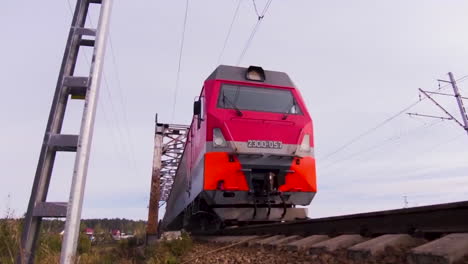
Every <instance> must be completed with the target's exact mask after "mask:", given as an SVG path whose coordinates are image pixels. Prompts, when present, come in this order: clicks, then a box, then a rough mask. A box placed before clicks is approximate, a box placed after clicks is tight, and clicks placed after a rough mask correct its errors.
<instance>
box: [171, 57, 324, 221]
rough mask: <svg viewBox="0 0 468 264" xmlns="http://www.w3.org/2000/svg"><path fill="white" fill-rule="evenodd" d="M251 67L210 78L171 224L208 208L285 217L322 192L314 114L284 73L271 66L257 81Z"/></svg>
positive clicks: (177, 184) (233, 217)
mask: <svg viewBox="0 0 468 264" xmlns="http://www.w3.org/2000/svg"><path fill="white" fill-rule="evenodd" d="M256 69H257V70H258V69H260V70H261V72H259V76H260V77H261V73H262V72H263V70H262V69H261V68H256ZM254 70H255V69H254ZM248 71H249V69H246V68H240V67H231V66H219V67H218V68H217V69H216V70H215V72H213V74H212V75H210V77H209V78H208V79H207V80H206V81H205V83H204V87H203V89H202V91H201V94H200V98H201V99H200V100H199V103H198V104H199V105H198V106H195V107H194V108H196V111H197V112H195V114H196V115H194V118H193V121H192V124H191V127H190V131H189V135H188V139H187V143H186V146H185V149H184V154H183V157H182V161H181V163H180V165H179V168H178V171H177V175H176V178H175V181H174V185H173V189H172V190H171V194H170V195H169V199H168V201H167V208H166V214H165V216H164V219H163V226H165V227H166V228H171V226H172V228H174V227H176V226H177V227H179V226H181V225H185V224H184V220H181V219H187V217H188V216H187V215H189V217H191V216H194V215H200V214H198V213H199V212H198V211H203V210H205V211H206V210H209V211H210V212H208V213H209V214H211V215H217V217H219V219H221V220H222V221H252V220H256V219H255V218H257V219H260V220H263V221H280V220H284V218H285V216H287V213H289V211H294V210H296V209H297V208H294V207H295V206H296V205H308V204H309V203H310V201H311V200H312V198H313V196H314V195H315V193H316V191H317V185H316V168H315V158H314V156H313V147H314V144H313V139H314V138H313V133H312V132H313V126H312V119H311V117H310V115H309V113H308V111H307V108H306V107H305V103H304V101H303V99H302V97H301V95H300V93H299V91H298V90H297V89H296V88H295V87H294V85H293V83H292V82H291V80H290V79H289V77H288V76H287V75H286V74H285V73H281V72H272V71H265V72H264V73H263V74H264V77H265V79H264V80H263V81H254V80H248V79H246V75H247V74H249V73H248ZM254 77H255V76H254ZM200 204H202V205H200ZM257 207H259V208H265V207H268V209H265V210H264V209H257ZM200 208H203V210H202V209H200ZM197 210H198V211H197ZM257 210H259V213H257ZM262 210H263V211H262ZM272 210H273V216H272V215H270V214H272V213H271V211H272ZM281 210H284V212H283V213H281ZM286 210H287V211H288V212H286ZM194 211H195V212H194ZM260 211H262V212H260ZM203 212H204V211H203ZM278 212H279V213H278ZM205 213H206V212H205ZM262 213H263V214H266V215H261V214H262ZM275 213H276V216H274V214H275ZM249 214H250V215H251V217H248V216H247V217H246V215H249ZM279 216H281V217H279ZM275 217H276V218H275ZM291 217H293V216H291ZM250 218H254V219H250ZM174 223H179V224H174ZM180 223H182V224H180Z"/></svg>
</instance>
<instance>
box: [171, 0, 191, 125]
mask: <svg viewBox="0 0 468 264" xmlns="http://www.w3.org/2000/svg"><path fill="white" fill-rule="evenodd" d="M188 8H189V0H186V1H185V16H184V26H183V28H182V41H181V43H180V50H179V65H178V67H177V76H176V85H175V91H174V104H173V105H172V115H171V120H172V121H174V115H175V109H176V104H177V91H178V90H179V81H180V66H181V64H182V52H183V50H184V41H185V28H186V27H187V15H188Z"/></svg>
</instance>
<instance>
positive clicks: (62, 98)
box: [17, 0, 112, 263]
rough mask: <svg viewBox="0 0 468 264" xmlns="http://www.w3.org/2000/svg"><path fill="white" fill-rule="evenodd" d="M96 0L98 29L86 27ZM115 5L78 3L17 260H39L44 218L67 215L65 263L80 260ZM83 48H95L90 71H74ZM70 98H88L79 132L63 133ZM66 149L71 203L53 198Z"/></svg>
mask: <svg viewBox="0 0 468 264" xmlns="http://www.w3.org/2000/svg"><path fill="white" fill-rule="evenodd" d="M91 4H100V15H99V22H98V26H97V29H91V28H86V27H85V25H86V18H87V14H88V10H89V7H90V5H91ZM111 5H112V0H77V2H76V7H75V12H74V14H73V19H72V24H71V27H70V31H69V34H68V39H67V44H66V47H65V52H64V56H63V59H62V64H61V68H60V72H59V76H58V80H57V85H56V89H55V94H54V98H53V101H52V106H51V109H50V114H49V119H48V122H47V126H46V130H45V134H44V140H43V143H42V148H41V152H40V156H39V161H38V165H37V170H36V175H35V178H34V183H33V187H32V191H31V197H30V200H29V205H28V210H27V213H26V217H25V220H24V226H23V233H22V236H21V250H20V254H19V256H18V258H17V263H34V252H35V247H36V243H37V240H38V237H39V231H40V225H41V221H42V218H44V217H65V216H66V225H65V237H64V239H63V242H62V252H61V258H60V262H61V263H72V262H73V260H74V256H75V254H76V244H77V240H78V235H79V225H80V218H81V208H82V204H83V195H84V188H85V184H86V174H87V169H88V160H89V153H90V148H91V142H92V135H93V127H94V120H95V114H96V106H97V99H98V93H99V85H100V80H101V74H102V68H103V63H104V54H105V48H106V40H107V34H108V27H109V18H110V13H111ZM80 47H94V48H93V55H92V61H91V65H90V72H89V76H74V70H75V66H76V64H77V58H78V52H79V50H80ZM70 97H71V99H82V100H84V109H83V116H82V120H81V129H80V133H79V134H77V135H65V134H61V129H62V125H63V121H64V116H65V109H66V105H67V102H68V99H69V98H70ZM60 151H72V152H74V151H76V157H75V165H74V170H73V178H72V186H71V190H70V199H69V202H68V203H64V202H49V201H47V193H48V190H49V184H50V179H51V175H52V169H53V165H54V161H55V156H56V153H57V152H60Z"/></svg>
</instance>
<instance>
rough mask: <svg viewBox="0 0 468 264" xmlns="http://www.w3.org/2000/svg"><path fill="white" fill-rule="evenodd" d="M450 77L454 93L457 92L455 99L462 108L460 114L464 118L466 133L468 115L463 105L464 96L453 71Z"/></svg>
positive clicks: (467, 129) (467, 131)
mask: <svg viewBox="0 0 468 264" xmlns="http://www.w3.org/2000/svg"><path fill="white" fill-rule="evenodd" d="M448 75H449V77H450V84H452V88H453V93H454V94H455V99H456V100H457V103H458V108H460V114H461V117H462V120H463V125H464V126H463V128H464V129H465V131H466V133H468V116H467V114H466V110H465V106H464V105H463V100H462V96H461V95H460V90H459V89H458V86H457V82H456V80H455V78H454V77H453V74H452V73H451V72H449V73H448Z"/></svg>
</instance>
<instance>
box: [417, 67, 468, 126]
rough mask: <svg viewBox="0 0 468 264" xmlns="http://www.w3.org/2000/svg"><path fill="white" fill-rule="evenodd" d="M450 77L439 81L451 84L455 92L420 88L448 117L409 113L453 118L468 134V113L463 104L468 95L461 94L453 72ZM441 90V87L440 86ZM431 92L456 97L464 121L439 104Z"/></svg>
mask: <svg viewBox="0 0 468 264" xmlns="http://www.w3.org/2000/svg"><path fill="white" fill-rule="evenodd" d="M448 75H449V77H450V81H446V80H438V81H439V82H445V83H449V84H451V86H452V88H453V92H454V94H447V93H441V92H431V91H425V90H423V89H421V88H419V92H421V93H422V94H424V95H425V96H426V97H427V98H428V99H429V100H431V101H432V102H433V103H434V104H435V105H436V106H437V107H438V108H440V109H441V110H442V111H443V112H444V113H445V114H446V115H447V117H442V116H433V115H425V114H418V113H408V115H410V116H422V117H430V118H438V119H447V120H453V121H455V123H457V124H458V125H459V126H461V127H462V128H463V129H464V130H465V131H466V132H467V134H468V115H467V113H466V110H465V106H464V105H463V99H468V98H466V97H463V96H461V94H460V90H459V89H458V86H457V82H456V80H455V78H454V77H453V74H452V73H451V72H449V73H448ZM439 90H440V88H439ZM431 94H435V95H445V96H454V97H455V99H456V100H457V103H458V107H459V109H460V113H461V118H462V121H461V122H460V121H459V120H458V119H457V118H456V117H455V116H453V115H452V114H451V113H450V112H449V111H448V110H447V109H445V108H444V107H443V106H442V105H441V104H439V103H438V102H437V101H436V100H435V99H434V98H433V97H432V96H431Z"/></svg>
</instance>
